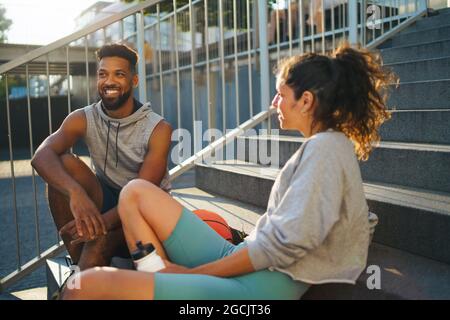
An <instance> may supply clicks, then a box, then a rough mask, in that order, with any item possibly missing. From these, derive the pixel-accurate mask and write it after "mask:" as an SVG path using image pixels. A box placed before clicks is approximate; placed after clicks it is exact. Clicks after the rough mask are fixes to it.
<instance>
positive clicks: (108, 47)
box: [96, 43, 139, 73]
mask: <svg viewBox="0 0 450 320" xmlns="http://www.w3.org/2000/svg"><path fill="white" fill-rule="evenodd" d="M96 55H97V60H98V61H100V60H101V59H103V58H105V57H120V58H123V59H125V60H128V62H129V63H130V70H131V72H132V73H135V72H136V63H137V62H138V59H139V55H138V54H137V52H136V51H135V50H133V49H131V48H130V47H128V46H127V45H125V44H119V43H113V44H105V45H104V46H102V47H101V48H100V49H98V50H97V51H96Z"/></svg>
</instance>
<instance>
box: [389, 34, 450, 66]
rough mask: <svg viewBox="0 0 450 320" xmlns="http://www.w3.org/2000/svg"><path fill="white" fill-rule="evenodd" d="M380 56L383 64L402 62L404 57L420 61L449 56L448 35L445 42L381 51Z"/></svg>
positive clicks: (424, 43) (425, 43) (432, 42)
mask: <svg viewBox="0 0 450 320" xmlns="http://www.w3.org/2000/svg"><path fill="white" fill-rule="evenodd" d="M381 55H382V57H383V62H384V63H385V64H388V63H396V62H403V61H404V60H405V57H408V60H421V59H433V58H439V57H444V56H450V35H449V37H448V39H445V40H439V41H431V42H423V43H419V44H413V45H407V46H400V47H393V48H387V49H382V50H381Z"/></svg>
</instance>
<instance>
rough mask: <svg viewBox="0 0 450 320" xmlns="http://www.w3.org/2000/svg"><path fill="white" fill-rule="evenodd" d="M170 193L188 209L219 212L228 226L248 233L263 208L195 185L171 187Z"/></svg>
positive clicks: (262, 211)
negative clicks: (212, 192) (209, 191)
mask: <svg viewBox="0 0 450 320" xmlns="http://www.w3.org/2000/svg"><path fill="white" fill-rule="evenodd" d="M171 195H172V196H173V197H174V198H175V199H176V200H177V201H178V202H180V203H181V204H182V205H183V206H185V207H186V208H187V209H189V210H196V209H205V210H210V211H213V212H217V213H218V214H220V215H221V216H222V217H223V218H224V219H225V220H226V221H227V222H228V224H229V225H230V226H232V227H233V228H235V229H238V230H242V229H243V230H244V231H245V232H247V233H249V232H250V231H251V230H252V229H253V228H254V226H255V224H256V221H257V220H258V218H259V217H260V215H261V214H263V213H264V208H261V207H258V206H254V205H251V204H247V203H243V202H240V201H238V200H234V199H230V198H226V197H222V196H218V195H213V194H211V193H208V192H206V191H203V190H201V189H199V188H196V187H188V188H179V189H173V190H172V191H171Z"/></svg>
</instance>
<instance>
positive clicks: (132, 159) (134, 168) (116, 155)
mask: <svg viewBox="0 0 450 320" xmlns="http://www.w3.org/2000/svg"><path fill="white" fill-rule="evenodd" d="M84 113H85V115H86V119H87V129H86V136H85V137H84V141H85V142H86V145H87V146H88V149H89V154H90V156H91V159H92V162H93V163H94V168H95V172H96V174H97V176H98V177H99V178H100V179H102V180H103V181H104V182H105V183H106V184H108V185H109V186H111V187H112V188H115V189H121V188H122V187H123V186H124V185H125V184H127V183H128V182H129V181H130V180H132V179H135V178H137V177H138V173H139V170H140V168H141V165H142V163H143V162H144V158H145V155H146V154H147V152H149V150H148V141H149V139H150V137H151V135H152V133H153V130H154V129H155V127H156V126H157V124H158V123H159V122H160V121H161V120H163V118H162V117H161V116H160V115H158V114H157V113H155V112H154V111H153V110H152V109H151V107H150V103H145V104H144V105H143V106H141V107H140V108H139V109H138V110H136V111H135V112H134V113H132V114H131V115H129V116H128V117H126V118H123V119H115V118H111V117H109V116H108V115H107V114H106V113H105V112H103V110H102V107H101V102H100V101H99V102H98V103H95V104H93V105H90V106H87V107H85V108H84ZM150 152H151V150H150ZM168 178H169V175H168V171H167V170H166V174H165V176H164V178H163V180H162V181H161V185H160V187H161V188H162V189H163V190H166V191H168V190H170V182H169V179H168Z"/></svg>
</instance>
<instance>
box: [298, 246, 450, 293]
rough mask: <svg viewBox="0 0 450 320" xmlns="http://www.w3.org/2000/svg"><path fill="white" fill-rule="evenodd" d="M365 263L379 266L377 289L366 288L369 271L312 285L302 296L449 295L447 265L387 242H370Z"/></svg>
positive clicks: (449, 275)
mask: <svg viewBox="0 0 450 320" xmlns="http://www.w3.org/2000/svg"><path fill="white" fill-rule="evenodd" d="M367 266H376V267H379V268H380V286H381V289H372V290H369V289H368V286H367V283H368V282H369V283H372V282H371V280H370V279H369V277H370V276H371V275H372V274H373V273H372V272H368V271H367V270H368V269H366V272H363V273H362V274H361V276H360V277H359V279H358V280H357V282H356V285H350V284H335V283H333V284H322V285H315V286H312V287H311V288H310V289H309V290H308V291H307V292H306V294H305V295H304V296H303V297H302V300H318V299H322V300H323V299H327V300H344V299H345V300H418V299H421V300H425V299H449V298H450V266H449V265H448V264H445V263H441V262H438V261H434V260H431V259H427V258H423V257H420V256H417V255H413V254H410V253H407V252H404V251H401V250H397V249H394V248H391V247H388V246H384V245H380V244H378V243H372V245H371V246H370V248H369V255H368V257H367Z"/></svg>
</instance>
